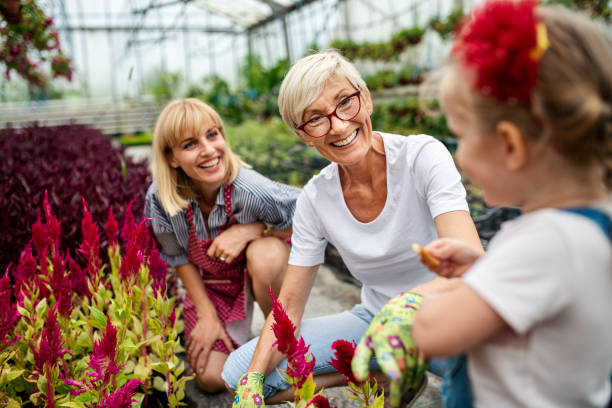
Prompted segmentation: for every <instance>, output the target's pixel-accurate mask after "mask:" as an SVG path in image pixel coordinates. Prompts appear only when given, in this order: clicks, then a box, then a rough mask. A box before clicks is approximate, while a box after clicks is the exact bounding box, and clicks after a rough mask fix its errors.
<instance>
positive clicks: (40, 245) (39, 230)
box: [32, 211, 49, 258]
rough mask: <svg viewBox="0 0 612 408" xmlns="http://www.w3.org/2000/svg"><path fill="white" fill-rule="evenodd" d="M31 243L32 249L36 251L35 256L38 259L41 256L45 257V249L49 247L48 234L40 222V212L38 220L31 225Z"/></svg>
mask: <svg viewBox="0 0 612 408" xmlns="http://www.w3.org/2000/svg"><path fill="white" fill-rule="evenodd" d="M32 242H33V243H34V249H36V255H38V257H39V258H40V257H41V255H43V253H44V255H45V257H46V255H47V251H46V250H47V247H48V246H49V234H48V233H47V227H45V226H44V225H43V223H42V222H40V211H38V218H37V219H36V222H35V223H34V224H33V225H32Z"/></svg>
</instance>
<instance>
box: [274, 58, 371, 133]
mask: <svg viewBox="0 0 612 408" xmlns="http://www.w3.org/2000/svg"><path fill="white" fill-rule="evenodd" d="M334 75H335V76H339V77H341V78H346V80H347V81H349V82H350V83H351V85H353V86H354V87H355V89H357V90H359V91H364V92H369V91H368V88H367V86H366V83H365V81H364V80H363V78H361V75H359V72H357V69H356V68H355V66H354V65H353V64H351V63H350V62H349V61H348V60H347V59H346V58H344V57H343V56H342V55H340V54H339V53H338V52H337V51H336V50H325V51H321V52H318V53H316V54H312V55H309V56H306V57H304V58H302V59H300V60H298V61H297V62H296V63H295V64H293V66H292V67H291V69H290V70H289V72H288V73H287V75H286V76H285V79H284V80H283V83H282V85H281V87H280V91H279V94H278V110H279V111H280V114H281V116H282V118H283V121H284V122H285V123H286V124H287V126H289V127H290V128H291V129H292V130H294V131H295V130H297V127H298V126H300V125H301V124H302V114H303V113H304V110H305V109H306V108H307V107H308V106H309V105H310V104H312V103H313V102H314V101H315V100H316V99H317V98H318V97H319V95H321V93H322V92H323V88H325V83H326V82H327V80H328V79H329V78H330V77H332V76H334Z"/></svg>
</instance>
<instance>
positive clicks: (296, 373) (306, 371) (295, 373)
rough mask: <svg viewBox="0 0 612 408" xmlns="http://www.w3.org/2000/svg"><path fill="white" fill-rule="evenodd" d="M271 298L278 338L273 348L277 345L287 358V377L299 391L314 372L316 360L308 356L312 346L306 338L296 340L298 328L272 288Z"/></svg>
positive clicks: (274, 326)
mask: <svg viewBox="0 0 612 408" xmlns="http://www.w3.org/2000/svg"><path fill="white" fill-rule="evenodd" d="M270 297H271V298H272V314H273V316H274V323H273V324H272V331H274V335H275V336H276V341H275V342H274V344H273V345H272V346H274V345H276V346H277V347H278V350H279V351H280V352H281V353H283V354H285V355H286V356H287V370H286V372H287V376H289V377H290V378H289V380H290V381H291V384H292V385H294V386H295V387H296V388H298V389H299V388H301V387H302V385H303V384H304V382H305V381H306V380H307V379H308V376H309V375H310V374H311V373H312V371H313V370H314V366H315V358H314V356H310V355H309V354H308V349H309V348H310V346H309V345H308V346H307V345H306V344H305V342H304V338H303V337H300V339H299V340H297V339H296V338H295V334H294V333H295V329H296V327H295V325H294V324H293V323H292V322H291V320H290V319H289V316H287V313H286V312H285V310H284V309H283V305H282V304H281V303H280V302H279V301H278V300H276V298H275V297H274V294H273V293H272V288H271V287H270ZM309 356H310V359H308V357H309Z"/></svg>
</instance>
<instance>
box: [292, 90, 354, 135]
mask: <svg viewBox="0 0 612 408" xmlns="http://www.w3.org/2000/svg"><path fill="white" fill-rule="evenodd" d="M360 95H361V91H357V92H355V93H353V94H350V95H349V96H347V97H346V98H344V99H342V100H341V101H340V103H339V104H338V106H336V109H334V111H333V112H332V113H329V114H327V115H315V116H313V117H312V118H310V119H309V120H307V121H306V122H304V123H302V124H301V125H300V126H298V127H297V128H298V129H299V130H301V131H303V132H305V133H306V134H307V135H308V136H310V137H323V136H325V135H327V134H328V133H329V131H330V130H331V117H332V116H335V117H337V118H338V119H340V120H351V119H353V118H354V117H355V116H357V114H358V113H359V110H360V109H361V98H360Z"/></svg>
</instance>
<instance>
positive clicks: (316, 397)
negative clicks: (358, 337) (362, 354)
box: [270, 288, 384, 408]
mask: <svg viewBox="0 0 612 408" xmlns="http://www.w3.org/2000/svg"><path fill="white" fill-rule="evenodd" d="M270 297H272V315H273V316H274V323H273V324H272V331H273V332H274V336H275V337H276V341H275V342H274V344H273V346H274V345H276V346H277V348H278V351H280V352H281V353H283V354H284V355H285V356H286V357H287V369H286V370H280V371H281V373H282V374H283V377H284V379H285V381H286V382H287V383H288V384H290V385H292V386H293V389H294V393H293V396H294V400H293V403H291V406H293V407H295V408H308V407H311V408H331V406H330V403H329V400H328V399H327V398H326V397H325V396H324V395H323V394H322V392H323V390H321V391H319V392H318V393H317V394H315V389H316V385H315V382H314V379H313V370H314V366H315V357H314V356H313V355H312V354H310V353H309V352H308V350H309V348H310V345H306V344H305V342H304V338H303V337H300V339H299V340H298V339H296V337H295V330H296V327H295V325H294V324H293V322H291V319H289V316H287V313H286V312H285V310H284V309H283V305H282V304H281V303H280V302H279V301H278V300H277V299H276V298H275V297H274V294H273V293H272V289H271V288H270ZM355 347H356V346H355V343H354V342H353V343H349V342H348V341H346V340H336V341H335V342H334V343H333V344H332V350H334V351H335V356H334V358H332V360H331V361H328V363H329V364H331V365H332V366H333V367H334V368H335V369H336V370H337V371H338V372H339V373H340V374H342V375H343V376H344V377H345V379H346V382H347V385H348V389H347V391H346V394H347V396H349V397H350V398H352V399H354V400H357V401H360V402H363V403H364V405H363V406H365V407H374V408H382V407H383V405H384V395H383V393H381V394H380V395H378V396H376V390H377V386H376V381H374V383H373V385H371V384H370V379H368V380H366V381H357V380H356V379H355V376H354V375H353V371H352V369H351V361H352V360H353V356H354V354H355ZM372 397H374V401H373V402H372V404H370V399H371V398H372Z"/></svg>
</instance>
